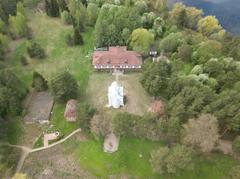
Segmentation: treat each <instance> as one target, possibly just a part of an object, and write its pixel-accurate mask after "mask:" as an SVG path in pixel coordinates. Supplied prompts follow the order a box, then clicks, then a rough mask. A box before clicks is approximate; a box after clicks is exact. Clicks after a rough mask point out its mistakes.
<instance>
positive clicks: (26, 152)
mask: <svg viewBox="0 0 240 179" xmlns="http://www.w3.org/2000/svg"><path fill="white" fill-rule="evenodd" d="M78 132H81V128H79V129H76V130H75V131H73V132H72V133H71V134H69V135H68V136H67V137H65V138H63V139H61V140H59V141H57V142H55V143H53V144H50V145H48V146H45V147H39V148H36V149H31V148H29V147H26V146H21V145H12V144H8V143H1V144H0V145H6V146H9V147H15V148H19V149H21V150H22V154H21V157H20V159H19V161H18V164H17V167H16V172H15V173H18V172H20V171H21V168H22V166H23V163H24V161H25V159H26V157H27V156H28V155H29V154H30V153H34V152H38V151H42V150H46V149H49V148H52V147H54V146H56V145H58V144H61V143H63V142H65V141H66V140H68V139H69V138H70V137H72V136H73V135H75V134H76V133H78Z"/></svg>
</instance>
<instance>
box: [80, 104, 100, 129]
mask: <svg viewBox="0 0 240 179" xmlns="http://www.w3.org/2000/svg"><path fill="white" fill-rule="evenodd" d="M95 112H96V110H95V109H94V108H92V107H91V106H90V105H89V104H79V105H78V121H79V126H80V127H81V129H83V130H84V131H90V128H91V119H92V117H93V115H94V113H95Z"/></svg>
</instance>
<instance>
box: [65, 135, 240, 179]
mask: <svg viewBox="0 0 240 179" xmlns="http://www.w3.org/2000/svg"><path fill="white" fill-rule="evenodd" d="M163 145H164V143H162V142H151V141H148V140H141V139H137V138H121V140H120V146H119V150H118V151H117V152H116V153H113V154H107V153H104V152H103V140H99V141H96V140H91V139H90V140H88V141H86V142H76V141H74V140H69V141H67V142H65V143H64V147H65V150H66V151H65V152H66V154H67V155H73V158H75V160H77V161H78V162H79V164H80V166H81V167H83V168H84V169H86V170H88V171H89V172H91V173H92V174H94V175H96V176H98V177H103V178H108V177H109V176H111V175H114V176H117V177H122V176H128V177H137V178H162V179H166V178H169V179H221V178H223V177H224V176H226V175H227V174H228V172H229V170H230V169H231V167H233V166H234V165H237V164H239V162H238V161H236V160H234V159H233V158H232V157H230V156H227V155H223V154H211V155H210V156H207V157H197V158H196V159H195V168H194V170H185V171H181V172H178V173H177V175H158V174H156V173H154V172H153V171H152V168H151V164H150V162H149V159H150V152H151V151H152V150H154V149H156V148H158V147H159V146H163ZM140 155H142V157H140Z"/></svg>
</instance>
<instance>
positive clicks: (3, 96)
mask: <svg viewBox="0 0 240 179" xmlns="http://www.w3.org/2000/svg"><path fill="white" fill-rule="evenodd" d="M26 93H27V89H26V87H25V85H24V84H23V83H22V81H21V80H20V79H19V78H18V77H17V76H16V75H15V74H14V73H13V72H12V71H10V70H0V116H2V117H3V116H4V115H6V114H11V115H17V114H19V113H20V112H21V110H22V100H23V98H24V97H25V95H26Z"/></svg>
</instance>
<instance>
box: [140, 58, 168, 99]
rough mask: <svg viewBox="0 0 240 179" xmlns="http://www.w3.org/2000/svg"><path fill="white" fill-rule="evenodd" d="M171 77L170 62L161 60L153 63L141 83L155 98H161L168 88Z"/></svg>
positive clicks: (146, 70) (145, 72) (145, 71)
mask: <svg viewBox="0 0 240 179" xmlns="http://www.w3.org/2000/svg"><path fill="white" fill-rule="evenodd" d="M170 75H171V64H170V62H169V61H166V60H160V61H159V62H153V63H151V64H150V65H149V66H148V67H147V68H146V69H145V70H144V73H143V76H142V79H141V83H142V85H143V87H144V88H145V89H146V91H147V92H148V93H149V94H151V95H153V96H161V95H162V94H163V93H164V92H165V90H166V89H167V87H168V82H169V79H170Z"/></svg>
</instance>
